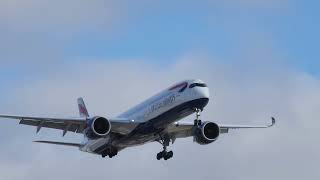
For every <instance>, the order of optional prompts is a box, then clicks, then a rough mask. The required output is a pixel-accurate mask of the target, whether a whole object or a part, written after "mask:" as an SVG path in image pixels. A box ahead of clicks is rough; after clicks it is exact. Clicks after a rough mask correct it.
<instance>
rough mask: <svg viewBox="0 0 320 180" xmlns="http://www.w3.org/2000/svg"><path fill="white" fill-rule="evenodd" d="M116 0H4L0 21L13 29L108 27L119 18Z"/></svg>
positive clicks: (62, 29) (76, 29)
mask: <svg viewBox="0 0 320 180" xmlns="http://www.w3.org/2000/svg"><path fill="white" fill-rule="evenodd" d="M119 11H120V9H119V8H118V5H117V1H113V0H108V1H102V0H95V1H85V0H80V1H75V0H68V1H62V0H57V1H49V0H42V1H41V0H26V1H21V0H4V1H1V2H0V24H3V25H4V26H6V28H8V29H14V30H16V31H33V32H42V31H48V30H49V31H68V32H69V31H71V32H78V29H79V28H84V29H87V28H89V29H90V28H92V27H93V28H97V27H100V28H103V27H105V26H106V27H110V25H111V24H113V23H115V22H116V20H117V19H118V18H119V17H120V16H119V15H120V14H121V13H119Z"/></svg>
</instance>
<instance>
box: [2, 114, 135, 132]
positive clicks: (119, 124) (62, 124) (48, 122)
mask: <svg viewBox="0 0 320 180" xmlns="http://www.w3.org/2000/svg"><path fill="white" fill-rule="evenodd" d="M0 118H6V119H16V120H19V124H23V125H29V126H36V127H37V133H38V132H39V131H40V129H41V128H43V127H44V128H51V129H59V130H62V131H63V136H64V135H66V133H67V132H75V133H83V131H84V130H85V128H86V126H87V124H86V120H87V118H53V117H35V116H14V115H0ZM109 120H110V122H111V132H114V133H119V134H127V133H129V132H131V130H132V129H133V128H134V127H136V126H137V125H138V123H136V122H134V121H133V120H128V119H119V118H118V119H117V118H114V119H109Z"/></svg>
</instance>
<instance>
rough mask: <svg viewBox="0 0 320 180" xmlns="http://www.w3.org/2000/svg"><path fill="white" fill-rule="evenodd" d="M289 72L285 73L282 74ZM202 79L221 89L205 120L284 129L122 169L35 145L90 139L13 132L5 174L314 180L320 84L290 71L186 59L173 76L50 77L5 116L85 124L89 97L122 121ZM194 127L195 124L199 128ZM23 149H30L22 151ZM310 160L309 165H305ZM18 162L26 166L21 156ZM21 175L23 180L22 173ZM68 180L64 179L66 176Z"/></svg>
mask: <svg viewBox="0 0 320 180" xmlns="http://www.w3.org/2000/svg"><path fill="white" fill-rule="evenodd" d="M279 66H280V67H279ZM188 78H201V79H203V80H205V81H206V82H207V83H208V84H209V86H210V89H211V94H212V97H211V101H210V104H209V106H208V107H207V108H206V110H205V112H204V113H203V120H210V121H215V122H219V123H227V124H230V123H233V124H264V123H268V122H269V121H268V119H269V117H270V116H271V115H273V116H276V117H277V118H278V124H277V125H276V126H275V127H274V128H272V129H267V130H238V131H231V132H230V134H227V135H223V136H221V138H220V139H219V140H218V141H217V142H215V143H213V144H210V145H208V146H200V145H197V144H194V143H192V139H180V140H178V141H177V142H176V144H174V145H173V146H172V147H171V148H172V149H173V150H174V152H175V157H174V158H173V159H172V160H170V161H167V162H164V161H160V162H158V161H156V160H155V155H156V153H157V152H158V151H160V150H161V147H160V145H158V144H156V143H153V144H147V145H145V146H141V147H137V148H131V149H127V150H124V151H123V152H121V153H120V155H119V156H118V157H116V158H115V159H112V160H109V159H101V158H100V157H99V156H95V155H90V154H86V153H82V152H78V151H77V149H73V148H67V147H57V146H50V145H38V144H32V143H31V142H30V141H31V140H33V139H34V138H35V139H38V138H39V139H51V140H64V141H80V140H81V136H74V135H73V134H68V135H67V137H66V138H65V139H63V138H60V137H61V133H62V132H57V131H54V130H45V129H43V130H42V131H41V133H40V135H39V136H34V135H33V133H34V132H35V129H34V128H29V127H24V126H23V127H20V126H18V125H16V124H14V123H13V122H12V121H10V123H8V122H6V124H5V125H2V131H1V137H3V142H2V143H5V144H6V146H5V147H3V148H2V149H1V154H2V157H1V163H0V167H3V168H0V169H1V171H0V172H1V174H2V176H3V177H8V178H9V179H19V178H21V177H24V179H43V178H46V179H69V178H77V179H80V180H81V179H88V178H91V179H94V178H119V179H120V178H137V179H150V178H153V179H163V178H179V179H181V178H183V179H194V178H209V177H210V178H214V179H218V178H224V179H233V178H238V179H257V178H259V179H271V178H288V179H289V178H290V179H301V178H303V177H308V178H310V179H313V178H316V177H319V175H320V174H319V172H318V171H316V169H315V167H317V164H318V161H319V158H320V156H319V155H318V152H319V150H320V146H319V145H318V144H316V143H314V142H317V139H318V137H319V135H318V133H317V128H315V127H318V126H319V123H318V121H317V119H319V117H320V113H319V111H317V109H318V108H319V102H320V96H318V92H319V90H320V83H319V80H318V79H316V78H314V77H312V76H310V75H308V74H305V73H303V72H299V71H296V70H295V69H292V68H290V66H286V65H284V64H282V63H277V62H271V63H269V62H268V61H259V62H258V63H254V62H253V61H247V62H246V63H244V61H241V62H236V63H233V64H226V63H221V61H218V60H216V59H214V58H212V57H210V56H206V55H197V54H195V55H191V54H187V55H186V56H182V57H181V58H179V59H178V60H177V62H176V63H173V64H172V65H171V66H169V67H168V68H166V69H162V68H160V67H158V66H156V65H154V64H152V63H148V62H146V61H138V60H137V61H119V62H118V61H113V62H111V61H99V60H96V61H88V62H87V63H84V64H78V65H76V64H72V63H71V64H69V65H66V66H65V67H61V68H59V69H56V71H55V73H52V74H48V76H47V77H45V78H43V79H41V80H38V81H34V82H30V83H28V85H27V86H25V85H21V86H20V87H19V86H18V87H17V88H16V89H15V90H13V91H11V92H10V94H6V95H5V96H6V98H2V99H3V101H2V103H1V104H2V105H1V106H2V107H6V108H5V109H6V110H7V111H8V112H12V113H15V114H17V113H18V114H20V113H21V114H31V115H36V114H39V115H64V116H73V115H77V108H76V105H75V99H76V97H78V96H84V97H85V99H86V101H87V106H88V108H89V111H90V113H91V114H97V115H116V114H118V113H121V112H122V111H124V110H126V109H127V108H129V107H131V106H133V105H135V104H137V103H139V102H141V101H142V100H144V99H146V98H148V97H149V96H151V95H153V94H154V93H156V92H158V91H160V90H162V89H164V88H166V87H169V86H170V85H172V84H173V83H175V82H176V81H180V80H183V79H188ZM192 118H193V117H189V118H187V119H186V120H192ZM20 147H23V149H21V148H20ZM302 154H303V156H301V155H302ZM17 155H18V156H17ZM13 172H14V173H13ZM57 172H59V173H57Z"/></svg>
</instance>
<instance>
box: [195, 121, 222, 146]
mask: <svg viewBox="0 0 320 180" xmlns="http://www.w3.org/2000/svg"><path fill="white" fill-rule="evenodd" d="M219 135H220V127H219V125H218V124H216V123H213V122H204V123H202V124H201V125H200V126H199V127H197V128H196V129H195V131H194V138H195V141H196V142H197V143H198V144H201V145H206V144H210V143H212V142H214V141H215V140H217V139H218V137H219Z"/></svg>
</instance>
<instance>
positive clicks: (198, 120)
mask: <svg viewBox="0 0 320 180" xmlns="http://www.w3.org/2000/svg"><path fill="white" fill-rule="evenodd" d="M194 111H195V112H196V119H195V120H194V126H200V125H201V124H202V121H201V120H200V116H201V109H198V108H195V109H194Z"/></svg>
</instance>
